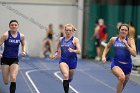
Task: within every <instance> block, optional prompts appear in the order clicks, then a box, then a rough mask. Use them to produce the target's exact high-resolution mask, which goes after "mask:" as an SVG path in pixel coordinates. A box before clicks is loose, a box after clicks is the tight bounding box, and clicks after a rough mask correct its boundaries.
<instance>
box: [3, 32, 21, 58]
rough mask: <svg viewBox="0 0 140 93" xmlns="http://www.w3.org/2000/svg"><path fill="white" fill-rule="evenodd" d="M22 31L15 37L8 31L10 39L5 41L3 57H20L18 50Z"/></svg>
mask: <svg viewBox="0 0 140 93" xmlns="http://www.w3.org/2000/svg"><path fill="white" fill-rule="evenodd" d="M20 42H21V40H20V33H19V32H17V37H16V38H14V37H13V36H12V35H11V33H10V31H8V39H7V40H5V41H4V51H3V57H6V58H18V51H19V45H20Z"/></svg>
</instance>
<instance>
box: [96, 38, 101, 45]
mask: <svg viewBox="0 0 140 93" xmlns="http://www.w3.org/2000/svg"><path fill="white" fill-rule="evenodd" d="M100 45H101V44H100V39H97V38H96V39H95V46H96V47H99V46H100Z"/></svg>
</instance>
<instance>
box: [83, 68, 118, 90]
mask: <svg viewBox="0 0 140 93" xmlns="http://www.w3.org/2000/svg"><path fill="white" fill-rule="evenodd" d="M81 72H82V73H84V74H85V75H87V76H89V77H90V78H92V79H94V80H95V81H97V82H99V83H101V84H102V85H104V86H106V87H108V88H110V89H112V90H114V91H116V89H115V88H114V87H111V86H110V85H108V84H107V83H105V82H103V81H101V80H99V79H97V78H96V77H94V76H92V75H90V74H88V73H86V72H84V71H81Z"/></svg>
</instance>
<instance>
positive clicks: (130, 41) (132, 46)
mask: <svg viewBox="0 0 140 93" xmlns="http://www.w3.org/2000/svg"><path fill="white" fill-rule="evenodd" d="M123 42H124V44H125V46H126V47H127V49H128V50H129V52H130V53H131V55H132V56H134V57H136V45H135V41H134V39H133V38H129V39H128V43H127V41H126V40H123Z"/></svg>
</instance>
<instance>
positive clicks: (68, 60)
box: [53, 24, 81, 93]
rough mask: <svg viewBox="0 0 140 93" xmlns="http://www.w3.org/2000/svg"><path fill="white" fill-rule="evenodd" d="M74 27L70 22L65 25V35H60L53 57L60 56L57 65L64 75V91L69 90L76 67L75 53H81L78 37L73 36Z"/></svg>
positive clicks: (66, 92)
mask: <svg viewBox="0 0 140 93" xmlns="http://www.w3.org/2000/svg"><path fill="white" fill-rule="evenodd" d="M74 31H76V28H75V27H74V26H73V25H72V24H67V25H65V36H64V37H60V40H59V44H58V47H57V51H56V53H55V55H54V56H53V58H57V57H60V54H61V57H60V61H59V67H60V70H61V73H62V74H63V76H64V80H63V87H64V91H65V93H68V91H69V83H70V82H71V81H72V79H73V75H74V71H75V69H76V67H77V54H80V53H81V47H80V43H79V39H78V38H76V37H74V36H73V33H74Z"/></svg>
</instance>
